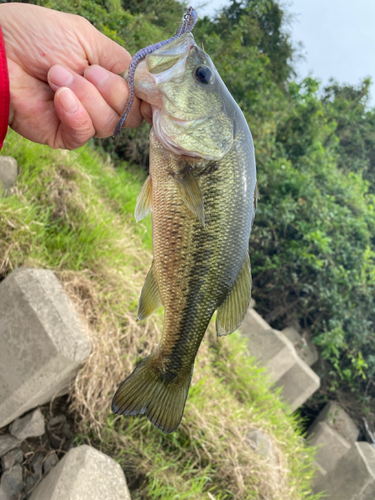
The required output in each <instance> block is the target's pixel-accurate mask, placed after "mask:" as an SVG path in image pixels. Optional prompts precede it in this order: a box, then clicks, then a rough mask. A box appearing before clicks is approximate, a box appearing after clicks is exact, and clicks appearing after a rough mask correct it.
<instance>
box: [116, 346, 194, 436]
mask: <svg viewBox="0 0 375 500" xmlns="http://www.w3.org/2000/svg"><path fill="white" fill-rule="evenodd" d="M192 374H193V366H192V370H191V373H188V374H186V375H174V374H172V373H171V372H168V371H165V370H162V369H161V365H160V362H159V363H158V361H157V360H156V359H155V357H154V354H151V355H150V356H148V357H147V358H145V359H144V360H143V361H142V362H141V363H140V364H139V365H138V366H137V367H136V368H135V370H134V371H133V373H131V374H130V375H129V377H128V378H126V379H125V381H124V382H123V383H122V384H121V385H120V387H119V388H118V389H117V391H116V394H115V395H114V398H113V401H112V411H113V412H114V413H118V414H119V415H138V414H146V416H147V418H148V419H149V420H150V422H152V423H153V424H154V425H155V426H156V427H158V428H159V429H161V430H162V431H163V432H165V433H167V434H170V433H171V432H173V431H174V430H176V429H177V427H178V426H179V425H180V422H181V418H182V415H183V413H184V408H185V402H186V398H187V395H188V391H189V386H190V381H191V377H192Z"/></svg>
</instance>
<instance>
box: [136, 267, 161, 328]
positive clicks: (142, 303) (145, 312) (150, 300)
mask: <svg viewBox="0 0 375 500" xmlns="http://www.w3.org/2000/svg"><path fill="white" fill-rule="evenodd" d="M161 305H162V302H161V298H160V293H159V287H158V284H157V282H156V278H155V271H154V263H152V265H151V268H150V270H149V272H148V275H147V277H146V281H145V284H144V285H143V288H142V293H141V298H140V299H139V305H138V314H137V316H138V319H140V320H142V319H146V318H148V316H151V314H152V313H153V312H155V311H156V309H159V307H160V306H161Z"/></svg>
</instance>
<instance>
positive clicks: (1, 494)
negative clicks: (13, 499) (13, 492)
mask: <svg viewBox="0 0 375 500" xmlns="http://www.w3.org/2000/svg"><path fill="white" fill-rule="evenodd" d="M0 500H8V498H7V497H6V496H5V491H4V490H3V487H2V486H1V484H0Z"/></svg>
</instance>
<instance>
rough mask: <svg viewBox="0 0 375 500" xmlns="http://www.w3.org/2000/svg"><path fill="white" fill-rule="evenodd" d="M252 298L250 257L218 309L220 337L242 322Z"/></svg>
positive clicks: (217, 326)
mask: <svg viewBox="0 0 375 500" xmlns="http://www.w3.org/2000/svg"><path fill="white" fill-rule="evenodd" d="M250 298H251V269H250V257H249V254H248V253H246V257H245V260H244V262H243V264H242V267H241V270H240V272H239V274H238V277H237V279H236V281H235V282H234V285H233V287H232V290H231V291H230V292H229V295H228V297H227V298H226V299H225V301H224V302H223V303H222V304H221V306H220V307H219V308H218V310H217V317H216V332H217V335H218V337H221V336H223V335H229V334H230V333H232V332H234V331H235V330H237V328H238V327H239V326H240V324H241V323H242V321H243V319H244V317H245V314H246V311H247V309H248V307H249V303H250Z"/></svg>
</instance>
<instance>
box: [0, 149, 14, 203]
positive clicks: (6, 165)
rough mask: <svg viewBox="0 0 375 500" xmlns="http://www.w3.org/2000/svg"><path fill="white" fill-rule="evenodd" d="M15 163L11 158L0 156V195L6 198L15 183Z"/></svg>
mask: <svg viewBox="0 0 375 500" xmlns="http://www.w3.org/2000/svg"><path fill="white" fill-rule="evenodd" d="M17 174H18V167H17V161H16V160H15V159H14V158H12V157H11V156H0V195H1V194H3V195H5V196H8V195H9V194H10V190H11V188H12V187H13V186H14V185H15V183H16V181H17Z"/></svg>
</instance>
